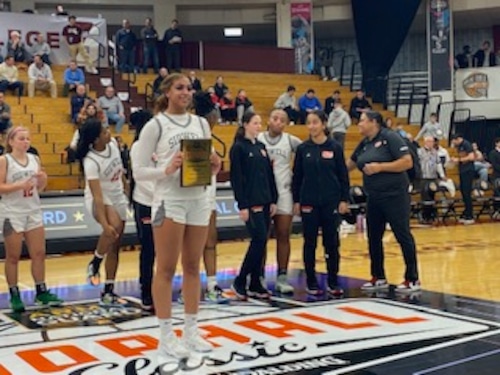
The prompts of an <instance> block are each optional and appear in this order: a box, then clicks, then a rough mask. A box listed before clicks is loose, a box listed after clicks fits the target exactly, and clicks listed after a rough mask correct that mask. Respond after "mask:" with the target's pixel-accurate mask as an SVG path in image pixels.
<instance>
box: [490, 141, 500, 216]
mask: <svg viewBox="0 0 500 375" xmlns="http://www.w3.org/2000/svg"><path fill="white" fill-rule="evenodd" d="M488 160H489V162H490V164H491V168H492V169H493V173H492V175H491V180H492V181H493V186H494V194H495V202H494V206H495V211H496V212H495V218H497V219H499V218H500V186H499V185H498V183H497V182H495V181H497V180H498V181H500V138H496V139H495V148H494V149H493V150H491V151H490V153H489V154H488Z"/></svg>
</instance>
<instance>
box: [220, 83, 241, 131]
mask: <svg viewBox="0 0 500 375" xmlns="http://www.w3.org/2000/svg"><path fill="white" fill-rule="evenodd" d="M219 103H220V115H221V119H222V121H223V122H225V123H226V124H227V123H230V122H233V121H236V117H237V116H236V103H235V101H234V100H233V96H232V95H231V91H229V90H226V92H225V93H224V96H223V97H222V99H221V100H220V101H219Z"/></svg>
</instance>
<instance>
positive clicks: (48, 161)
mask: <svg viewBox="0 0 500 375" xmlns="http://www.w3.org/2000/svg"><path fill="white" fill-rule="evenodd" d="M52 68H53V73H54V78H55V80H56V82H57V84H58V93H59V97H58V98H57V99H51V98H50V97H48V95H47V94H46V93H42V92H37V93H36V95H35V97H34V98H28V97H25V96H24V97H21V98H20V100H19V102H18V98H17V97H15V96H13V95H12V94H10V93H9V94H7V96H6V101H7V102H8V103H9V104H10V105H11V107H12V114H13V116H12V117H13V122H14V124H15V125H20V124H22V125H24V126H26V127H28V128H29V129H30V130H31V133H32V134H31V138H32V143H33V146H35V147H36V148H37V149H38V150H39V152H40V155H41V159H42V162H43V164H44V168H45V170H46V171H47V173H48V175H49V184H48V189H49V190H69V189H76V188H79V187H81V181H79V174H80V173H79V168H78V166H77V165H76V164H74V165H68V164H65V163H64V149H65V148H66V147H67V146H68V144H69V142H70V140H71V137H72V135H73V132H74V126H73V124H72V123H71V121H70V116H69V113H70V106H69V99H68V98H65V97H62V87H63V79H62V77H63V71H64V69H65V67H64V66H53V67H52ZM197 74H198V76H199V78H200V79H202V84H203V87H204V88H207V87H208V86H210V85H212V84H213V82H215V78H216V76H218V75H222V76H223V77H224V79H225V82H226V84H227V85H228V86H229V88H230V89H231V90H233V91H234V92H236V91H237V90H238V89H240V88H244V89H245V90H246V91H247V94H248V97H249V98H250V99H251V100H252V101H253V103H254V107H255V109H256V111H257V112H258V113H260V114H262V115H263V118H264V121H266V118H267V114H268V113H269V112H270V110H271V109H272V107H273V104H274V101H275V100H276V98H277V97H278V96H279V95H280V94H281V93H282V92H283V91H285V89H286V87H287V86H288V85H289V84H293V85H295V86H296V87H297V93H296V95H297V97H299V96H300V95H302V94H303V93H304V92H305V91H306V90H307V89H308V88H314V89H315V90H316V95H317V96H318V98H319V99H320V100H321V102H322V103H323V102H324V99H325V98H326V97H327V96H329V95H331V93H332V92H333V91H334V90H336V89H338V90H339V91H340V92H341V98H342V101H343V102H344V103H345V106H346V107H348V106H349V103H350V100H351V98H352V97H353V95H354V94H353V93H351V92H349V90H348V89H347V88H345V87H340V85H339V84H338V83H337V82H324V81H321V80H319V79H318V78H317V77H316V76H306V75H292V74H267V73H242V72H218V71H199V72H197ZM20 78H21V80H23V81H25V82H27V75H26V71H25V70H20ZM123 78H126V77H123ZM154 78H155V76H154V75H153V74H146V75H138V76H137V80H136V83H135V86H136V87H137V91H138V93H139V95H140V94H144V91H145V84H146V83H148V82H152V81H153V80H154ZM91 80H92V79H90V80H89V81H91ZM91 90H96V91H98V90H100V89H99V88H97V89H96V88H95V84H94V86H92V84H91ZM96 91H91V92H90V96H93V97H96V95H97V92H96ZM134 98H135V99H134V100H135V102H134V103H131V104H129V105H128V107H130V106H143V105H144V101H143V99H140V100H139V99H137V98H136V97H135V96H134ZM375 109H377V110H380V111H381V112H382V113H383V115H384V116H390V117H393V116H394V114H393V113H391V112H389V111H383V110H382V108H381V107H380V106H377V105H376V106H375ZM395 121H396V122H398V123H405V120H404V119H395ZM405 130H406V131H407V132H410V133H412V134H414V135H415V134H416V133H417V130H418V129H417V128H416V127H414V126H409V125H406V126H405ZM235 131H236V128H235V127H234V126H222V125H219V126H216V127H215V129H214V133H215V134H216V135H217V136H218V137H219V138H221V139H222V140H223V141H224V142H225V143H226V145H227V146H228V148H229V147H230V146H231V144H232V140H233V137H234V133H235ZM287 131H289V132H290V133H292V134H295V135H297V136H298V137H300V138H302V139H304V138H306V137H307V129H306V128H305V127H304V126H301V125H296V126H293V127H289V128H288V130H287ZM121 136H122V138H123V140H124V141H125V142H126V143H128V144H130V143H131V142H132V140H133V137H134V134H133V131H129V128H128V126H127V125H125V126H124V129H123V132H122V134H121ZM359 140H360V135H359V133H358V130H357V128H356V126H352V127H351V128H350V129H349V131H348V135H347V139H346V156H349V155H350V154H351V152H352V150H353V149H354V147H355V145H356V144H357V143H358V142H359ZM224 168H225V169H226V170H228V168H229V161H228V156H227V155H226V158H225V160H224ZM351 177H352V183H353V184H359V183H361V174H360V173H359V172H354V173H353V174H352V176H351ZM451 177H452V178H453V179H454V180H455V181H458V176H457V175H456V172H452V176H451Z"/></svg>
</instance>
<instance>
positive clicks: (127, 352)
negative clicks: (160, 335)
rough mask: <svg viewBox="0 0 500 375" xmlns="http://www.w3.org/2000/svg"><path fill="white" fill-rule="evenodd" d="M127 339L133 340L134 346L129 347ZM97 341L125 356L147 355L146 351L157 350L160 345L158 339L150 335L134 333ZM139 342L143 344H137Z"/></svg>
mask: <svg viewBox="0 0 500 375" xmlns="http://www.w3.org/2000/svg"><path fill="white" fill-rule="evenodd" d="M127 341H133V342H134V347H133V348H131V347H129V346H128V345H127ZM96 342H97V343H98V344H100V345H102V346H104V347H105V348H107V349H109V350H111V351H113V352H115V353H116V354H119V355H121V356H122V357H124V358H128V357H135V356H141V355H145V352H147V351H150V350H155V349H156V348H157V347H158V340H157V339H155V338H154V337H151V336H148V335H133V336H126V337H120V338H117V339H108V340H99V341H96ZM137 343H140V344H141V345H137Z"/></svg>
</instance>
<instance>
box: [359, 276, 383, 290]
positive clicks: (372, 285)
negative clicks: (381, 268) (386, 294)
mask: <svg viewBox="0 0 500 375" xmlns="http://www.w3.org/2000/svg"><path fill="white" fill-rule="evenodd" d="M388 288H389V284H388V283H387V280H386V279H377V278H375V277H373V278H372V279H371V280H370V281H368V282H367V283H364V284H363V285H361V289H363V290H376V289H388Z"/></svg>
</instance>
